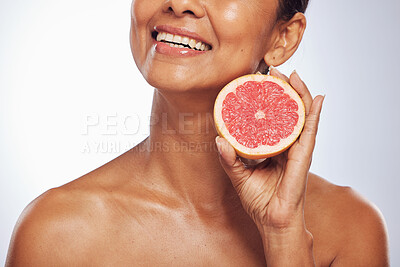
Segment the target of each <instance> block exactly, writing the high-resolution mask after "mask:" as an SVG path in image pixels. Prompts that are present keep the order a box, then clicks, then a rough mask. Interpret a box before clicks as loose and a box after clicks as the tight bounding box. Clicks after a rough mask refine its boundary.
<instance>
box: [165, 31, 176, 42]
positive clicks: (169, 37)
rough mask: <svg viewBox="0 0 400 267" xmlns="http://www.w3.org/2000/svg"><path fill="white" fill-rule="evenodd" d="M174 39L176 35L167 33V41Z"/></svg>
mask: <svg viewBox="0 0 400 267" xmlns="http://www.w3.org/2000/svg"><path fill="white" fill-rule="evenodd" d="M173 40H174V36H173V35H172V34H170V33H167V37H165V41H167V42H172V41H173Z"/></svg>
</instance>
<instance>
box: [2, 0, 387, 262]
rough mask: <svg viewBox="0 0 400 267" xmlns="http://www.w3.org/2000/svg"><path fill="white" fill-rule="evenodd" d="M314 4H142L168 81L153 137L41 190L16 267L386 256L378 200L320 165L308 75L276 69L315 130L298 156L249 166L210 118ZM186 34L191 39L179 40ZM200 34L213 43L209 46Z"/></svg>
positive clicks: (280, 53)
mask: <svg viewBox="0 0 400 267" xmlns="http://www.w3.org/2000/svg"><path fill="white" fill-rule="evenodd" d="M306 6H307V2H306V1H300V0H281V2H278V0H251V1H242V0H135V1H133V4H132V25H131V48H132V53H133V56H134V59H135V62H136V64H137V66H138V68H139V70H140V71H141V73H142V74H143V76H144V77H145V79H146V80H147V81H148V82H149V83H150V84H151V85H152V86H154V87H155V88H156V90H155V94H154V102H153V109H152V126H151V134H150V136H149V137H148V138H147V139H146V140H145V141H144V142H142V143H141V144H140V145H138V146H137V147H135V148H133V149H132V150H131V151H129V152H127V153H125V154H123V155H122V156H120V157H118V158H116V159H115V160H113V161H111V162H110V163H108V164H106V165H104V166H102V167H101V168H99V169H97V170H95V171H93V172H91V173H89V174H87V175H85V176H83V177H81V178H79V179H77V180H75V181H73V182H71V183H69V184H66V185H64V186H62V187H60V188H56V189H52V190H50V191H48V192H46V193H44V194H43V195H42V196H40V197H39V198H37V199H36V200H35V201H33V202H32V203H31V204H30V205H29V206H28V207H27V208H26V209H25V211H24V212H23V214H22V215H21V218H20V220H19V222H18V223H17V226H16V229H15V231H14V234H13V238H12V241H11V245H10V250H9V254H8V259H7V263H6V265H7V266H136V265H138V266H204V265H212V266H265V265H268V266H314V265H316V266H387V265H388V256H387V237H386V230H385V226H384V222H383V219H382V217H381V215H380V213H379V211H377V210H376V209H375V208H373V207H372V205H371V204H369V203H368V202H367V201H366V200H363V199H362V198H361V197H360V196H358V195H357V194H356V193H355V192H354V191H352V190H351V189H349V188H343V187H339V186H335V185H333V184H330V183H329V182H327V181H325V180H323V179H322V178H320V177H318V176H317V175H315V174H312V173H309V166H310V163H311V157H312V151H313V149H314V144H315V137H316V133H317V128H318V120H319V114H320V111H321V108H322V102H323V97H322V96H317V97H315V98H314V99H313V98H312V97H311V95H310V93H309V91H308V89H307V87H306V85H305V84H304V83H303V81H302V80H301V79H300V77H299V75H298V74H297V73H296V72H294V73H292V74H291V75H290V77H289V78H288V77H286V76H284V75H283V74H281V73H279V71H277V70H276V69H274V68H271V69H272V70H271V74H272V75H274V76H278V77H280V78H282V79H285V80H286V81H288V82H290V83H291V85H292V86H293V87H294V88H295V89H296V90H297V91H298V93H299V94H300V96H301V97H302V99H303V101H304V103H305V106H306V113H307V119H306V124H305V128H304V130H303V133H302V134H301V136H300V138H299V140H298V141H297V142H296V143H295V144H294V145H293V146H292V147H291V148H290V150H288V151H287V152H286V153H284V154H282V155H279V156H277V157H274V158H272V159H269V160H267V161H265V162H264V163H260V164H259V165H257V166H255V167H251V168H246V167H245V166H244V165H243V163H242V162H241V160H240V159H239V158H238V157H237V156H236V153H235V151H234V150H233V148H232V147H231V146H230V145H229V144H228V143H227V142H226V140H224V139H223V138H220V137H217V138H216V139H215V137H216V135H217V134H216V132H215V130H214V129H213V128H212V127H211V126H210V116H209V114H211V113H212V108H213V103H214V100H215V97H216V95H217V94H218V92H219V90H220V89H221V88H222V87H223V86H224V85H225V84H227V83H228V82H229V81H231V80H233V79H234V78H236V77H238V76H240V75H244V74H248V73H254V72H257V71H265V69H267V68H268V67H267V66H272V65H273V66H277V65H280V64H282V63H283V62H285V61H286V60H287V59H288V58H290V56H291V55H293V53H294V52H295V51H296V49H297V47H298V45H299V43H300V41H301V39H302V35H303V32H304V29H305V26H306V19H305V17H304V15H303V13H302V12H304V11H305V8H306ZM161 34H165V36H167V34H172V35H173V38H172V39H169V38H166V37H165V38H166V39H165V38H164V39H163V38H161ZM176 36H178V37H177V39H175V37H176ZM184 38H187V39H188V42H189V45H190V42H192V45H191V47H190V48H182V47H179V45H178V47H175V45H173V46H174V47H171V46H170V45H171V43H173V42H175V43H182V42H184V41H183V40H184ZM161 39H163V40H161ZM157 40H158V41H157ZM193 42H195V44H197V43H199V42H201V44H204V47H202V46H201V44H200V45H199V47H200V50H202V51H198V49H193V48H192V46H193Z"/></svg>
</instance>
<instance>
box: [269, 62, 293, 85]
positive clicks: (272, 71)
mask: <svg viewBox="0 0 400 267" xmlns="http://www.w3.org/2000/svg"><path fill="white" fill-rule="evenodd" d="M269 74H270V75H272V76H275V77H278V78H280V79H282V80H284V81H285V82H287V83H289V78H288V77H287V76H286V75H285V74H282V73H281V72H280V71H279V70H278V69H277V68H275V67H274V66H269Z"/></svg>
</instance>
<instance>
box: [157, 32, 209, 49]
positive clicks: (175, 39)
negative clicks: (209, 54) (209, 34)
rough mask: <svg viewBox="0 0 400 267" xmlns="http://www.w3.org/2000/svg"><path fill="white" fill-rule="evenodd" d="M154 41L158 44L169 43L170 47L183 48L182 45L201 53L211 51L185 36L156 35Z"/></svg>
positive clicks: (205, 45) (163, 33) (201, 43)
mask: <svg viewBox="0 0 400 267" xmlns="http://www.w3.org/2000/svg"><path fill="white" fill-rule="evenodd" d="M156 40H157V41H158V42H161V41H166V42H169V43H171V44H169V45H170V46H171V47H179V48H184V47H185V46H184V45H187V46H189V47H190V48H192V49H197V50H201V51H208V50H210V49H211V47H210V46H209V45H207V44H204V43H203V42H200V41H196V40H195V39H190V38H189V37H186V36H180V35H173V34H171V33H166V32H160V33H158V34H157V37H156ZM172 43H173V44H172ZM187 46H186V47H187Z"/></svg>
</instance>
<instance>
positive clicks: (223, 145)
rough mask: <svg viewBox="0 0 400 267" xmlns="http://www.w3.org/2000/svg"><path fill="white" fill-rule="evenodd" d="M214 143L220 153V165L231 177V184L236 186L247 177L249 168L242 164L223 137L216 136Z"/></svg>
mask: <svg viewBox="0 0 400 267" xmlns="http://www.w3.org/2000/svg"><path fill="white" fill-rule="evenodd" d="M215 143H216V145H217V148H218V152H219V155H220V157H219V158H220V162H221V165H222V167H223V168H224V170H225V172H226V174H227V175H228V176H229V178H230V179H231V181H232V184H233V186H234V187H235V188H237V186H239V185H240V184H241V183H243V181H245V180H247V179H248V178H249V176H250V175H251V170H250V169H247V168H246V167H245V166H244V164H243V163H242V162H241V161H240V159H239V157H238V156H237V155H236V151H235V149H233V147H232V146H231V145H230V144H229V143H228V141H226V140H225V138H222V137H219V136H217V138H216V139H215Z"/></svg>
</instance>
